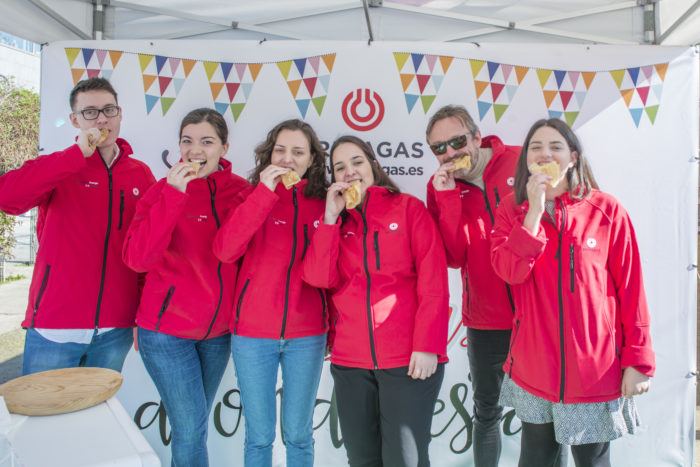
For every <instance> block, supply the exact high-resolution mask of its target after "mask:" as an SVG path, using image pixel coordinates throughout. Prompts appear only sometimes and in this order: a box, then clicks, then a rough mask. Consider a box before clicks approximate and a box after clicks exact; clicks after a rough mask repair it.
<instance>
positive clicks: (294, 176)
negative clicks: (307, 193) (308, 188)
mask: <svg viewBox="0 0 700 467" xmlns="http://www.w3.org/2000/svg"><path fill="white" fill-rule="evenodd" d="M300 181H301V178H300V177H299V174H298V173H296V172H295V171H294V170H290V171H289V172H285V173H283V174H282V183H284V187H285V188H286V189H288V190H289V189H290V188H291V187H293V186H294V185H296V184H297V183H299V182H300Z"/></svg>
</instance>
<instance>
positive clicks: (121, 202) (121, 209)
mask: <svg viewBox="0 0 700 467" xmlns="http://www.w3.org/2000/svg"><path fill="white" fill-rule="evenodd" d="M123 219H124V190H119V224H117V230H121V228H122V220H123Z"/></svg>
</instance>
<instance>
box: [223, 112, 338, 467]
mask: <svg viewBox="0 0 700 467" xmlns="http://www.w3.org/2000/svg"><path fill="white" fill-rule="evenodd" d="M324 156H325V152H324V151H323V148H322V146H321V143H320V141H319V140H318V137H317V136H316V133H315V132H314V130H313V129H312V128H311V126H310V125H308V124H307V123H304V122H302V121H301V120H287V121H284V122H282V123H280V124H278V125H277V126H275V127H274V128H273V129H272V130H270V132H269V133H268V135H267V139H266V140H265V141H264V142H263V143H261V144H260V145H259V146H258V147H257V148H256V149H255V161H256V167H255V170H254V171H253V173H252V175H251V177H250V181H251V183H252V184H253V185H254V189H252V191H251V192H250V195H249V196H248V197H247V198H246V200H245V202H244V203H242V204H241V205H240V206H238V207H237V208H236V209H235V210H233V211H231V214H230V215H229V216H228V218H227V219H226V221H225V222H224V224H223V225H222V227H221V230H220V231H219V233H218V234H217V236H216V239H215V241H214V254H215V255H216V256H217V257H218V258H220V259H221V260H222V261H224V262H226V263H235V262H236V261H238V260H239V259H240V258H241V257H243V259H242V262H241V268H240V272H239V274H238V281H237V283H236V298H235V306H234V311H233V315H232V317H231V322H230V328H229V329H230V331H231V334H232V336H231V352H232V353H233V361H234V366H235V369H236V376H237V379H238V386H239V388H240V390H241V403H242V406H243V414H244V417H245V429H246V435H245V447H244V460H245V464H246V465H248V466H255V467H259V466H260V467H265V466H270V465H272V443H273V442H274V440H275V421H276V407H277V401H276V389H277V372H278V368H279V367H281V368H282V390H283V397H282V432H283V434H284V441H285V443H286V448H287V466H288V467H296V466H312V465H313V462H314V439H313V410H314V407H315V404H316V391H317V389H318V384H319V380H320V378H321V369H322V367H323V355H324V350H325V347H326V331H327V321H328V319H327V307H326V296H325V291H323V290H321V289H319V288H315V287H312V286H310V285H308V284H306V283H304V282H303V281H302V280H301V260H302V258H304V255H305V254H306V250H307V248H308V245H309V242H310V241H311V238H312V236H313V235H314V232H315V231H316V226H317V225H318V219H319V218H320V217H321V214H322V213H323V206H324V203H323V198H324V197H325V194H326V187H327V185H328V182H327V181H326V175H325V163H324ZM290 171H294V172H296V174H297V175H298V176H299V178H301V181H299V182H298V183H296V184H295V185H293V186H290V187H289V188H286V186H285V185H284V184H283V183H282V182H281V180H282V175H284V174H286V173H287V172H290ZM280 278H281V282H280Z"/></svg>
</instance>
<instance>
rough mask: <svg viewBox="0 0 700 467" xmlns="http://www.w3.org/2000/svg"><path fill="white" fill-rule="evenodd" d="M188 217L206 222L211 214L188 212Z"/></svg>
mask: <svg viewBox="0 0 700 467" xmlns="http://www.w3.org/2000/svg"><path fill="white" fill-rule="evenodd" d="M187 217H189V218H190V219H195V220H196V221H197V222H204V221H206V220H207V219H209V216H207V215H206V214H188V215H187Z"/></svg>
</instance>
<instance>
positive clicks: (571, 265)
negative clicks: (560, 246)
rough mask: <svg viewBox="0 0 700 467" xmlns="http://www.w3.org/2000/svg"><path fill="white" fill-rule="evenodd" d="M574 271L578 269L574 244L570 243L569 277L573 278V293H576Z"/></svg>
mask: <svg viewBox="0 0 700 467" xmlns="http://www.w3.org/2000/svg"><path fill="white" fill-rule="evenodd" d="M574 271H576V265H575V262H574V246H573V245H569V277H570V278H571V279H570V280H571V293H574Z"/></svg>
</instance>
